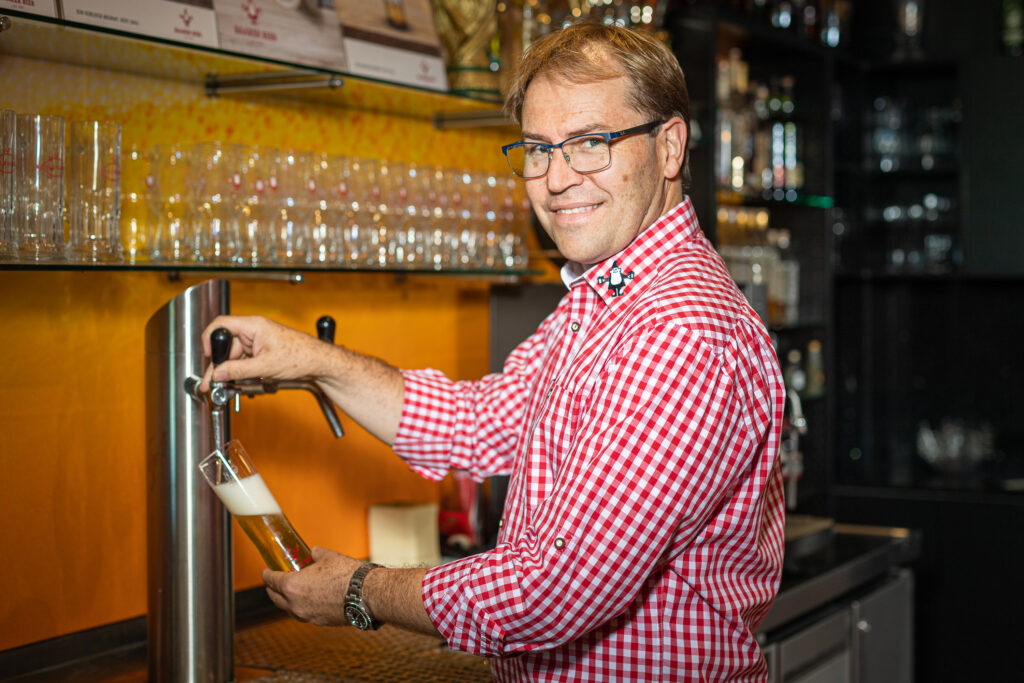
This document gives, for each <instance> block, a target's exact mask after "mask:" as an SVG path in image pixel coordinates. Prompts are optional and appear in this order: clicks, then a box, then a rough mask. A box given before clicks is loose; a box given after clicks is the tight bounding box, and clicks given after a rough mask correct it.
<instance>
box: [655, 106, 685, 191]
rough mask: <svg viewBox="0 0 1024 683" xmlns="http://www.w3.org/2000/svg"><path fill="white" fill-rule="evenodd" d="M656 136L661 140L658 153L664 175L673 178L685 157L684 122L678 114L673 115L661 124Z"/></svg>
mask: <svg viewBox="0 0 1024 683" xmlns="http://www.w3.org/2000/svg"><path fill="white" fill-rule="evenodd" d="M658 138H659V140H661V147H660V149H659V153H660V154H661V159H662V164H663V167H664V171H665V177H666V178H668V179H669V180H673V179H675V178H677V177H679V172H680V169H682V167H683V160H684V159H685V158H686V142H687V140H686V122H685V121H683V120H682V119H681V118H679V117H678V116H673V117H672V118H671V119H669V120H668V121H666V122H665V123H663V124H661V134H660V135H659V136H658Z"/></svg>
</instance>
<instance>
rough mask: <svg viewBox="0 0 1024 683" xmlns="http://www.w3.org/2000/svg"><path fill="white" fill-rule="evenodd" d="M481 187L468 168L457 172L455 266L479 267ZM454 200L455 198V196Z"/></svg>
mask: <svg viewBox="0 0 1024 683" xmlns="http://www.w3.org/2000/svg"><path fill="white" fill-rule="evenodd" d="M480 189H481V188H480V187H479V186H478V184H477V181H476V180H475V179H474V177H473V173H472V172H470V171H468V170H463V171H460V172H458V173H457V174H456V190H455V193H456V194H455V197H457V205H458V217H457V220H458V224H457V227H456V228H455V266H456V267H457V268H475V267H478V265H479V263H478V259H479V255H480V254H479V237H480V235H479V230H478V228H477V226H476V219H477V217H478V212H479V196H480V195H479V193H480ZM453 200H454V198H453Z"/></svg>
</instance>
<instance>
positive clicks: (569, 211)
mask: <svg viewBox="0 0 1024 683" xmlns="http://www.w3.org/2000/svg"><path fill="white" fill-rule="evenodd" d="M598 206H600V204H587V205H586V206H573V207H569V208H564V209H559V208H555V209H554V212H555V213H556V214H558V215H559V216H569V215H572V214H575V213H585V212H587V211H593V210H594V209H596V208H597V207H598Z"/></svg>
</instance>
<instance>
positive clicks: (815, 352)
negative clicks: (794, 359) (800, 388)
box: [804, 339, 825, 398]
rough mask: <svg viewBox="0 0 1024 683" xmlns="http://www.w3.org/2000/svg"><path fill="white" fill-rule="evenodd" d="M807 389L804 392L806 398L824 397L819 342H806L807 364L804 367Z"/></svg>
mask: <svg viewBox="0 0 1024 683" xmlns="http://www.w3.org/2000/svg"><path fill="white" fill-rule="evenodd" d="M805 368H806V369H805V371H804V373H805V375H806V378H807V379H806V381H807V387H806V389H805V391H804V393H805V395H806V397H807V398H820V397H821V396H824V395H825V361H824V358H823V357H822V352H821V342H820V341H818V340H817V339H812V340H811V341H809V342H807V362H806V365H805Z"/></svg>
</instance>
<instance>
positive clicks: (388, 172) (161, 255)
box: [122, 142, 529, 269]
mask: <svg viewBox="0 0 1024 683" xmlns="http://www.w3.org/2000/svg"><path fill="white" fill-rule="evenodd" d="M136 165H137V166H138V168H135V166H136ZM123 177H124V181H125V193H124V194H125V198H124V201H123V202H122V206H123V207H124V215H123V216H122V229H123V230H125V231H127V232H128V233H129V236H130V237H129V239H127V240H126V239H125V237H123V236H122V243H125V244H126V253H129V252H131V251H135V252H136V253H137V252H138V251H139V249H138V248H137V247H133V246H130V245H131V244H132V243H133V242H138V241H141V240H143V239H144V240H146V241H148V243H149V255H150V258H151V259H152V260H153V261H159V262H168V263H182V262H184V263H189V262H191V263H209V264H235V265H245V266H261V265H323V266H351V267H363V268H430V269H443V268H471V269H472V268H478V269H513V268H522V267H525V266H526V262H527V255H526V242H525V225H526V224H527V223H526V222H527V221H528V216H529V214H528V205H527V204H526V203H525V201H524V200H525V196H524V195H523V190H522V187H521V184H518V183H516V182H515V181H514V179H513V178H512V177H511V176H505V175H497V174H492V173H484V172H471V171H462V170H456V169H449V168H442V167H438V166H424V165H418V164H414V163H401V162H394V161H387V160H377V159H360V158H354V157H346V156H341V155H331V154H325V153H316V152H310V151H305V150H283V149H276V148H271V147H264V146H256V145H239V144H224V143H216V142H202V143H198V144H195V145H191V146H188V147H184V146H179V145H158V146H157V147H155V148H153V149H152V150H150V151H149V153H147V154H145V155H142V154H139V155H132V154H126V155H125V157H124V170H123ZM136 214H141V215H140V216H139V217H138V218H136ZM144 225H150V226H152V227H153V232H152V234H151V235H146V236H145V237H144V238H143V237H142V236H141V234H140V233H141V232H142V227H141V226H144Z"/></svg>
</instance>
